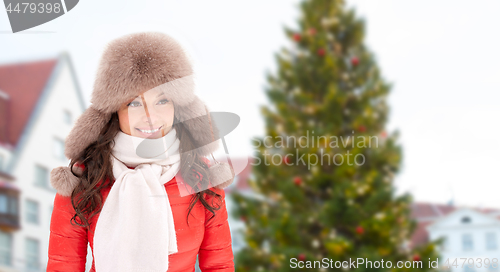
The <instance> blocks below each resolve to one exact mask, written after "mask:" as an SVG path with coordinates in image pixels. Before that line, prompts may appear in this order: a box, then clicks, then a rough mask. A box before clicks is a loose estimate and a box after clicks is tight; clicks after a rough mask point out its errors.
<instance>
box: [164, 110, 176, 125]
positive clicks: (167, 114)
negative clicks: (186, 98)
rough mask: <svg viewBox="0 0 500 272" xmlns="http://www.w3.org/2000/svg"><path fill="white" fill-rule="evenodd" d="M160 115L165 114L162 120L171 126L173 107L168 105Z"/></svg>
mask: <svg viewBox="0 0 500 272" xmlns="http://www.w3.org/2000/svg"><path fill="white" fill-rule="evenodd" d="M162 115H163V116H165V117H164V118H163V122H164V123H165V124H168V125H170V126H171V125H172V123H173V122H174V107H173V106H172V107H169V108H168V109H166V110H165V112H164V113H163V114H162Z"/></svg>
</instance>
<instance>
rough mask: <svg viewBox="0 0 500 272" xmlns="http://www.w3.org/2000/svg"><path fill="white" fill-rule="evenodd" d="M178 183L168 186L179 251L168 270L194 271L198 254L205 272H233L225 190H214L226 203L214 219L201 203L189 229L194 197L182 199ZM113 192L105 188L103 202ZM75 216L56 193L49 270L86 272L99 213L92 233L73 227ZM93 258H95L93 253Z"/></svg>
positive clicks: (171, 260)
mask: <svg viewBox="0 0 500 272" xmlns="http://www.w3.org/2000/svg"><path fill="white" fill-rule="evenodd" d="M177 182H181V183H182V182H183V181H182V179H181V178H179V179H176V178H175V177H174V178H172V180H170V181H169V182H167V183H165V190H166V191H167V194H168V197H169V200H170V206H171V207H172V213H173V216H174V224H175V230H176V235H177V249H178V252H177V253H175V254H172V255H169V261H168V262H169V268H168V271H169V272H177V271H179V272H180V271H182V272H186V271H190V272H192V271H195V268H194V267H195V263H196V255H198V259H199V260H198V261H199V266H200V269H201V270H202V271H220V272H222V271H224V272H227V271H234V262H233V250H232V247H231V234H230V230H229V224H228V221H227V218H228V214H227V210H226V202H225V193H224V190H222V189H216V188H215V187H214V188H211V190H214V191H216V192H217V193H218V194H220V195H222V200H223V202H222V205H221V208H220V209H219V210H218V211H215V217H214V218H212V219H211V220H210V221H209V222H207V221H208V219H209V218H210V217H211V216H212V213H211V212H210V211H208V210H207V209H205V207H204V206H203V204H201V202H200V201H199V200H198V201H197V202H196V205H195V206H194V207H193V209H192V210H191V214H190V215H189V226H188V224H187V222H186V215H187V213H188V209H189V203H190V201H191V197H192V195H187V196H184V197H181V196H180V193H179V189H178V187H177ZM110 189H111V188H110V187H109V188H106V189H103V191H102V194H103V203H104V201H105V200H106V198H107V196H108V194H109V190H110ZM205 198H206V199H207V200H210V198H212V196H208V195H205ZM215 200H216V199H215ZM208 203H211V202H210V201H209V202H208ZM214 203H215V201H214ZM216 204H218V203H216ZM216 206H217V205H216ZM74 214H75V211H74V209H73V206H72V205H71V198H70V197H65V196H62V195H60V194H56V196H55V199H54V209H53V211H52V218H51V222H50V238H49V252H48V255H49V256H48V257H49V261H48V263H47V271H70V272H78V271H85V263H86V257H87V243H90V247H91V248H92V251H93V246H94V239H93V238H94V236H93V233H94V231H95V226H96V222H97V219H98V217H99V214H97V215H95V216H94V217H93V218H92V219H91V221H90V222H89V223H90V227H91V230H92V231H87V228H84V227H79V226H73V225H71V223H70V219H71V217H72V216H73V215H74ZM78 222H79V220H78ZM92 257H94V255H93V252H92ZM90 272H95V268H94V262H92V269H91V270H90ZM97 272H98V271H97Z"/></svg>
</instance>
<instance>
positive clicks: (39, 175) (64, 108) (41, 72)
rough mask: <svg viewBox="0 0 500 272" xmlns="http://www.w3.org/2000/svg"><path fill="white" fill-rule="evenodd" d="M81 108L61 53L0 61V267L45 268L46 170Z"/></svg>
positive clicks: (59, 156)
mask: <svg viewBox="0 0 500 272" xmlns="http://www.w3.org/2000/svg"><path fill="white" fill-rule="evenodd" d="M85 108H86V107H85V104H84V100H83V97H82V93H81V90H80V87H79V85H78V82H77V77H76V75H75V70H74V68H73V65H72V62H71V59H70V57H69V56H68V54H67V53H62V54H60V55H59V56H57V57H55V58H52V59H46V60H39V61H32V62H22V63H12V64H0V225H1V227H0V228H1V229H0V271H45V268H46V264H47V259H48V254H47V253H48V241H49V234H50V229H49V227H50V216H51V214H52V205H53V202H54V197H55V193H56V192H55V190H54V189H53V188H52V187H51V186H50V182H49V175H50V171H51V169H53V168H55V167H57V166H61V165H67V164H68V162H69V161H68V159H67V158H66V157H65V156H64V139H65V138H66V135H67V134H68V133H69V131H70V130H71V128H72V127H73V123H74V121H75V120H76V117H78V116H79V115H80V114H81V113H82V112H83V111H84V109H85ZM8 188H10V189H8ZM16 192H17V193H16ZM2 216H3V217H2ZM7 216H10V217H11V218H10V219H11V223H12V222H13V223H12V224H11V226H9V224H7V223H6V221H5V219H6V217H7ZM16 220H17V221H16ZM16 222H17V226H16Z"/></svg>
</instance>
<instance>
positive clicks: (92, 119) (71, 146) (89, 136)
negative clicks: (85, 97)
mask: <svg viewBox="0 0 500 272" xmlns="http://www.w3.org/2000/svg"><path fill="white" fill-rule="evenodd" d="M110 117H111V113H102V112H100V111H98V110H97V109H95V108H94V107H93V106H90V107H89V108H88V109H87V110H85V112H83V114H82V115H80V117H79V118H78V119H77V120H76V123H75V126H74V127H73V129H71V131H70V133H69V134H68V136H67V137H66V141H65V147H64V155H66V157H67V158H69V159H77V156H78V154H80V153H81V152H82V151H83V150H84V149H85V148H86V147H87V146H89V145H90V144H91V143H93V142H95V141H97V139H98V137H99V133H101V130H102V128H103V127H104V126H105V125H106V123H107V122H108V121H109V118H110Z"/></svg>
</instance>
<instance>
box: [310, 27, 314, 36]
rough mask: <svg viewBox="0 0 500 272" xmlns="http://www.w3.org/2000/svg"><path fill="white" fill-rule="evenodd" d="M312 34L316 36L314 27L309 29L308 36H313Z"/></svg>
mask: <svg viewBox="0 0 500 272" xmlns="http://www.w3.org/2000/svg"><path fill="white" fill-rule="evenodd" d="M314 34H316V28H314V27H311V28H309V35H311V36H313V35H314Z"/></svg>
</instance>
